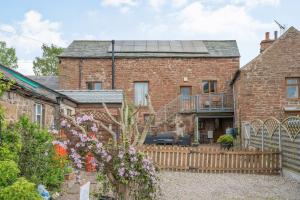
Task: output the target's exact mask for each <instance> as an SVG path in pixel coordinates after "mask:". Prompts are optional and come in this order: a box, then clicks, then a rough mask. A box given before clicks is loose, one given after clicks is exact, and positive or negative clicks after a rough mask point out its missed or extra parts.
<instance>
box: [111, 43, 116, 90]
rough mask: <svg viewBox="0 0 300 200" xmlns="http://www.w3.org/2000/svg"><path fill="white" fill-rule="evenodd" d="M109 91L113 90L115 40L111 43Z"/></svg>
mask: <svg viewBox="0 0 300 200" xmlns="http://www.w3.org/2000/svg"><path fill="white" fill-rule="evenodd" d="M111 89H115V40H112V41H111Z"/></svg>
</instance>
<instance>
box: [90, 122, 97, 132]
mask: <svg viewBox="0 0 300 200" xmlns="http://www.w3.org/2000/svg"><path fill="white" fill-rule="evenodd" d="M91 130H92V131H93V132H95V133H96V132H98V128H97V126H96V124H95V123H93V126H92V127H91Z"/></svg>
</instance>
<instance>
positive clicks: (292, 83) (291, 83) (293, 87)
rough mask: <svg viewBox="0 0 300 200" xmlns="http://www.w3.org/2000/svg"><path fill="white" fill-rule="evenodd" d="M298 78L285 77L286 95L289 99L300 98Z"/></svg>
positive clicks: (299, 80)
mask: <svg viewBox="0 0 300 200" xmlns="http://www.w3.org/2000/svg"><path fill="white" fill-rule="evenodd" d="M299 88H300V78H287V79H286V97H287V98H290V99H295V98H300V94H299Z"/></svg>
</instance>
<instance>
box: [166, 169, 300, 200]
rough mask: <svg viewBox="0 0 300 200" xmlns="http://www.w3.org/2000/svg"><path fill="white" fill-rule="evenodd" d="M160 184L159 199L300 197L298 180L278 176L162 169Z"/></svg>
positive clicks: (297, 198)
mask: <svg viewBox="0 0 300 200" xmlns="http://www.w3.org/2000/svg"><path fill="white" fill-rule="evenodd" d="M160 183H161V193H162V197H161V200H200V199H205V200H210V199H216V200H225V199H226V200H227V199H230V200H231V199H249V200H250V199H251V200H256V199H257V200H259V199H268V200H275V199H293V200H300V183H297V182H294V181H291V180H289V179H287V178H283V177H280V176H264V175H253V174H208V173H207V174H206V173H186V172H161V173H160Z"/></svg>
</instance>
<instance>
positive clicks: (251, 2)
mask: <svg viewBox="0 0 300 200" xmlns="http://www.w3.org/2000/svg"><path fill="white" fill-rule="evenodd" d="M231 2H232V3H233V4H237V5H244V6H246V7H250V8H253V7H256V6H262V5H264V6H278V5H279V3H280V0H232V1H231Z"/></svg>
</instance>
